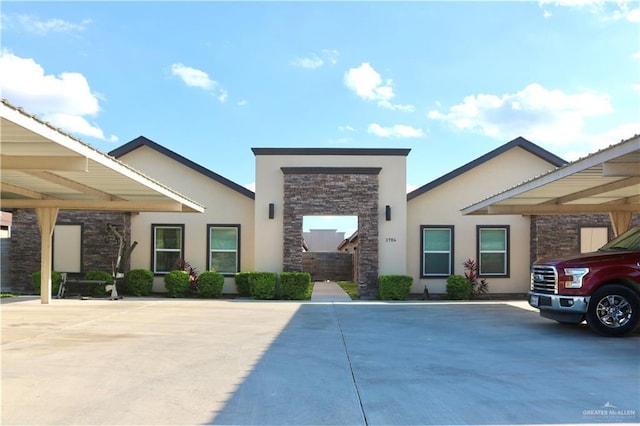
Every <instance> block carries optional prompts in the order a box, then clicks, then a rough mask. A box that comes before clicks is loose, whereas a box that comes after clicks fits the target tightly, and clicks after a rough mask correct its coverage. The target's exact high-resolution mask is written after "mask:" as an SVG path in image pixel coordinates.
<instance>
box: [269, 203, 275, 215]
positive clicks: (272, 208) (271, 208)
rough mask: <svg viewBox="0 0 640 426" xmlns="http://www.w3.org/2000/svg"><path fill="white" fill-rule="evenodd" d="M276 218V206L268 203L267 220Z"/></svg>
mask: <svg viewBox="0 0 640 426" xmlns="http://www.w3.org/2000/svg"><path fill="white" fill-rule="evenodd" d="M274 217H276V205H275V204H273V203H269V219H273V218H274Z"/></svg>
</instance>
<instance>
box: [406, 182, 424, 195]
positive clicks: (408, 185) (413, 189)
mask: <svg viewBox="0 0 640 426" xmlns="http://www.w3.org/2000/svg"><path fill="white" fill-rule="evenodd" d="M420 186H422V185H413V184H411V183H409V182H407V194H408V193H410V192H412V191H415V190H416V189H418V188H420Z"/></svg>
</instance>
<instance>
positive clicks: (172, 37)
mask: <svg viewBox="0 0 640 426" xmlns="http://www.w3.org/2000/svg"><path fill="white" fill-rule="evenodd" d="M0 17H1V21H0V25H1V27H0V46H1V48H0V89H1V92H2V98H3V99H7V100H8V101H9V102H10V103H11V104H13V105H14V106H18V107H22V108H23V109H24V110H25V111H27V112H29V113H31V114H36V115H37V116H39V117H40V118H42V119H43V120H45V121H48V122H50V123H51V124H53V125H55V126H56V127H59V128H61V129H62V130H64V131H65V132H67V133H69V134H71V135H73V136H75V137H77V138H79V139H81V140H83V141H84V142H86V143H88V144H90V145H92V146H94V147H95V148H97V149H99V150H101V151H103V152H109V151H111V150H113V149H115V148H117V147H119V146H121V145H123V144H125V143H127V142H129V141H131V140H133V139H135V138H137V137H138V136H140V135H142V136H145V137H147V138H149V139H151V140H153V141H154V142H157V143H159V144H160V145H163V146H164V147H166V148H168V149H170V150H172V151H175V152H176V153H178V154H180V155H182V156H184V157H186V158H188V159H190V160H192V161H195V162H196V163H198V164H200V165H202V166H204V167H206V168H208V169H210V170H212V171H214V172H215V173H218V174H220V175H222V176H224V177H226V178H228V179H230V180H232V181H234V182H236V183H238V184H240V185H243V186H246V187H247V188H249V189H251V190H254V188H255V162H254V160H255V158H254V156H253V153H252V152H251V148H253V147H272V148H284V147H296V148H305V147H314V148H410V149H411V152H410V153H409V156H408V157H407V191H408V192H410V191H411V190H413V189H416V188H418V187H420V186H422V185H424V184H427V183H429V182H431V181H433V180H435V179H437V178H438V177H440V176H442V175H444V174H446V173H448V172H450V171H452V170H454V169H456V168H458V167H460V166H462V165H464V164H466V163H468V162H470V161H473V160H474V159H475V158H477V157H479V156H481V155H483V154H485V153H487V152H489V151H491V150H493V149H495V148H497V147H499V146H501V145H503V144H505V143H507V142H509V141H511V140H513V139H515V138H517V137H519V136H522V137H524V138H526V139H528V140H529V141H531V142H533V143H535V144H537V145H539V146H541V147H542V148H545V149H547V150H549V151H551V152H552V153H554V154H556V155H558V156H560V157H562V158H564V159H565V160H568V161H573V160H576V159H578V158H581V157H583V156H585V155H587V154H589V153H592V152H595V151H597V150H599V149H602V148H604V147H606V146H609V145H611V144H614V143H617V142H619V141H620V140H623V139H628V138H629V137H631V136H633V135H635V134H638V133H640V2H638V1H606V2H605V1H602V0H557V1H556V0H541V1H538V2H535V1H493V2H484V1H467V2H458V1H443V2H435V1H410V2H391V1H388V2H385V1H372V2H362V1H352V2H342V1H331V2H305V1H288V2H270V1H258V2H248V1H234V2H223V1H195V2H164V1H141V2H129V1H112V2H82V1H72V2H55V1H48V2H30V1H20V2H17V1H11V0H4V1H3V2H2V8H1V12H0ZM163 183H166V184H167V185H168V186H171V184H170V182H163ZM348 223H349V224H350V225H345V226H346V229H344V226H342V225H335V226H336V227H337V228H338V229H339V230H342V231H345V232H347V233H349V232H350V231H352V229H351V228H352V224H353V218H352V219H350V220H349V222H348ZM333 226H334V224H333V223H331V224H330V223H328V222H327V224H326V226H325V225H323V224H322V222H314V223H311V221H309V224H308V225H307V224H305V230H307V227H314V228H332V227H333Z"/></svg>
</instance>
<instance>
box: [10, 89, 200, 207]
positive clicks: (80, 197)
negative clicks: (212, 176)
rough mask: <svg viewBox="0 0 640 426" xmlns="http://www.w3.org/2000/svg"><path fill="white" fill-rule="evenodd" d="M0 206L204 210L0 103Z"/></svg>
mask: <svg viewBox="0 0 640 426" xmlns="http://www.w3.org/2000/svg"><path fill="white" fill-rule="evenodd" d="M0 118H1V121H0V145H1V147H2V152H1V153H0V172H1V174H0V175H1V179H0V201H1V203H2V208H3V209H12V208H27V209H34V208H58V209H61V210H102V211H129V212H142V211H155V212H199V213H202V212H204V207H203V206H201V205H200V204H198V203H196V202H195V201H192V200H190V199H188V198H186V197H185V196H183V195H181V194H179V193H178V192H176V191H174V190H172V189H170V188H169V187H167V186H165V185H163V184H161V183H159V182H157V181H155V180H153V179H151V178H149V177H147V176H144V175H143V174H141V173H140V172H138V171H136V170H134V169H133V168H131V167H129V166H128V165H126V164H125V163H122V162H120V161H118V160H116V159H115V158H113V157H110V156H108V155H107V154H104V153H102V152H101V151H98V150H97V149H95V148H93V147H92V146H90V145H88V144H86V143H84V142H82V141H80V140H78V139H76V138H74V137H73V136H71V135H69V134H66V133H64V132H62V131H61V130H59V129H56V128H54V127H52V126H51V125H50V124H48V123H46V122H44V121H42V120H40V119H39V118H37V117H35V116H33V115H30V114H27V113H26V112H24V111H23V110H22V109H19V108H16V107H15V106H13V105H11V104H10V103H9V102H7V101H6V100H2V102H1V103H0Z"/></svg>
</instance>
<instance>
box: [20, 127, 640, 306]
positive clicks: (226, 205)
mask: <svg viewBox="0 0 640 426" xmlns="http://www.w3.org/2000/svg"><path fill="white" fill-rule="evenodd" d="M252 151H253V154H254V156H255V163H256V190H255V192H254V191H251V190H249V189H247V188H245V187H243V186H241V185H239V184H237V183H234V182H232V181H230V180H229V179H226V178H224V177H223V176H220V175H219V174H217V173H215V172H213V171H211V170H208V169H206V168H205V167H203V166H201V165H199V164H197V163H196V162H194V161H192V160H189V159H187V158H185V157H183V156H181V155H180V154H179V153H176V152H174V151H171V150H169V149H167V148H165V147H163V146H162V145H160V144H158V143H156V142H154V141H151V140H149V139H147V138H145V137H143V136H141V137H138V138H136V139H134V140H132V141H131V142H129V143H127V144H124V145H123V146H121V147H119V148H117V149H115V150H113V151H111V152H110V153H109V155H110V156H112V157H114V158H115V159H117V160H118V161H120V162H122V163H124V164H127V165H128V166H130V167H131V168H133V169H135V170H137V171H139V172H140V173H142V174H143V175H145V176H148V177H149V178H151V179H153V180H157V181H159V182H162V183H163V184H165V185H167V186H168V187H170V188H171V189H172V190H175V191H176V192H178V193H180V194H183V195H184V196H185V197H187V198H188V199H192V200H196V201H197V202H198V203H199V204H200V205H202V206H204V212H203V213H198V212H193V213H184V212H175V213H172V212H153V211H141V212H138V211H131V212H123V211H91V212H83V211H64V210H61V211H60V213H59V215H58V217H57V222H56V226H55V230H54V248H53V267H54V269H55V270H58V271H60V272H69V273H82V272H85V271H87V270H91V269H103V270H107V271H110V270H111V269H110V268H111V267H112V265H113V259H114V252H115V251H116V250H115V249H114V245H113V244H112V241H110V240H109V234H108V232H106V227H107V224H110V225H112V226H113V225H115V226H116V227H117V229H119V231H120V233H121V234H122V235H124V236H125V238H126V240H127V241H128V243H129V244H131V243H133V242H135V249H134V250H132V252H131V256H130V259H128V265H127V268H129V269H149V270H151V271H153V273H154V275H155V281H154V291H156V292H163V291H164V282H163V278H164V275H165V274H166V273H167V272H169V271H170V270H171V269H173V268H174V266H175V263H176V261H177V260H178V259H184V260H187V261H188V262H189V263H190V264H191V265H192V266H194V267H195V268H196V269H197V270H198V271H205V270H210V269H215V270H217V271H219V272H221V273H222V274H223V275H224V276H225V285H224V290H223V291H224V292H225V293H235V292H236V288H235V283H234V275H235V273H237V272H240V271H251V270H255V271H271V272H281V271H299V270H302V253H303V250H301V247H303V246H304V240H303V232H302V220H303V217H304V216H306V215H349V216H357V217H358V233H357V250H355V251H354V253H355V254H354V256H356V258H355V259H354V264H355V265H357V271H356V272H357V274H354V275H356V276H357V281H358V283H359V292H360V295H361V296H362V297H365V298H368V297H375V295H376V294H377V278H378V276H380V275H385V274H403V275H410V276H412V277H413V287H412V292H413V293H420V294H422V293H423V292H424V289H425V288H427V289H428V291H429V292H430V293H431V294H438V293H444V292H445V286H446V278H447V277H448V276H449V275H451V274H463V273H464V270H463V266H462V265H463V262H464V261H466V260H467V259H473V260H476V261H477V262H478V264H479V269H480V270H479V272H480V276H481V277H484V278H486V279H487V280H488V282H489V290H490V292H491V293H493V294H511V295H514V294H523V293H525V292H526V291H527V290H528V288H529V268H530V265H531V263H532V262H533V261H535V259H536V258H537V257H539V256H541V255H557V254H562V253H567V252H576V251H580V250H583V251H586V250H590V249H593V248H596V247H597V246H598V245H599V243H600V242H602V241H600V240H603V239H609V238H611V237H612V236H613V229H612V226H611V221H610V219H609V216H608V215H607V214H604V213H603V214H589V215H581V214H578V215H568V216H559V215H538V216H536V215H523V214H517V215H513V214H504V215H490V216H482V215H463V214H462V212H461V210H463V209H464V208H465V207H467V206H469V205H471V204H472V203H474V202H477V201H478V200H482V199H485V198H488V197H491V196H493V195H495V194H497V193H500V192H501V191H503V190H505V188H511V187H513V186H516V185H518V184H521V183H522V182H526V181H528V180H529V179H532V178H533V177H535V176H539V175H542V174H545V173H549V171H553V170H555V169H558V168H561V167H565V166H566V164H567V163H566V162H565V161H564V160H562V159H561V158H559V157H557V156H556V155H554V154H552V153H551V152H549V151H547V150H545V149H542V148H541V147H539V146H537V145H535V144H534V143H532V142H530V141H528V140H526V139H524V138H522V137H519V138H516V139H514V140H512V141H510V142H508V143H506V144H504V145H502V146H501V147H499V148H497V149H494V150H493V151H491V152H488V153H487V154H485V155H483V156H481V157H479V158H477V159H475V160H473V161H471V162H469V163H468V164H465V165H463V166H461V167H459V168H457V169H455V170H453V171H451V172H450V173H448V174H446V175H444V176H442V177H440V178H438V179H436V180H434V181H432V182H429V183H426V184H425V185H423V186H421V187H420V188H418V189H416V190H414V191H412V192H410V193H409V194H406V191H405V188H406V158H407V156H408V155H410V150H409V149H356V148H342V149H340V148H254V149H253V150H252ZM12 213H13V229H12V247H11V251H10V263H11V267H10V269H11V275H10V280H11V282H12V287H13V288H16V289H25V290H26V289H28V288H29V285H30V283H29V274H30V272H34V271H38V270H39V262H40V260H39V259H38V258H37V257H36V256H33V253H37V252H38V251H37V245H38V242H39V237H38V235H37V228H36V230H35V231H34V223H35V220H36V219H35V215H34V214H33V212H32V211H29V210H28V209H13V211H12ZM633 222H634V223H640V215H638V214H637V213H635V214H634V217H633ZM587 235H588V236H589V238H590V239H589V241H590V243H588V244H587V243H586V242H585V241H586V237H585V236H587ZM594 236H595V237H594ZM55 241H58V243H60V242H61V241H64V244H55ZM68 247H74V249H73V250H72V251H69V249H68Z"/></svg>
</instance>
